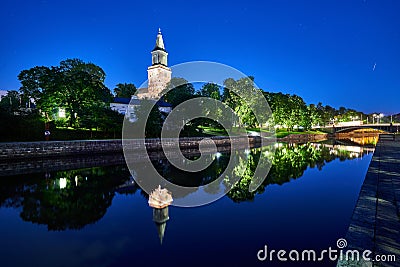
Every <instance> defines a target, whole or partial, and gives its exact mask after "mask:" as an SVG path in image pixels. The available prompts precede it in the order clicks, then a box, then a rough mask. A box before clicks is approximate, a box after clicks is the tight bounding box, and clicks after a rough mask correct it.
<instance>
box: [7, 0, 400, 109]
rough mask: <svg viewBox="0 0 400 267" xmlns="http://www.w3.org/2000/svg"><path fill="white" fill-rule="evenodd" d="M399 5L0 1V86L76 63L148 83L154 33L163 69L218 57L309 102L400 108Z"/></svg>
mask: <svg viewBox="0 0 400 267" xmlns="http://www.w3.org/2000/svg"><path fill="white" fill-rule="evenodd" d="M399 14H400V1H396V0H394V1H385V0H377V1H371V0H364V1H363V0H354V1H350V0H343V1H340V0H335V1H327V0H326V1H325V0H321V1H317V0H315V1H305V0H302V1H294V0H293V1H284V0H276V1H249V0H246V1H243V2H237V1H215V0H214V1H165V0H164V1H156V0H150V1H122V0H112V1H110V0H108V1H101V0H96V1H95V0H93V1H85V0H80V1H75V0H67V1H58V0H53V1H50V0H47V1H46V0H42V1H40V0H37V1H21V0H1V2H0V25H1V26H0V36H1V37H0V38H1V42H0V89H1V90H17V89H18V88H19V87H20V84H19V81H18V79H17V75H18V74H19V72H20V71H21V70H23V69H28V68H31V67H34V66H42V65H44V66H54V65H58V63H59V62H60V61H61V60H64V59H67V58H80V59H82V60H84V61H87V62H88V61H89V62H93V63H95V64H97V65H99V66H100V67H102V68H103V69H104V70H105V72H106V74H107V78H106V85H107V86H108V87H109V88H110V89H113V88H114V87H115V85H116V84H117V83H124V82H127V83H134V84H135V85H136V86H139V85H140V84H142V83H143V82H144V81H145V80H146V79H147V71H146V69H147V67H148V66H149V65H150V63H151V55H150V51H151V50H152V49H153V47H154V44H155V39H156V34H157V31H158V28H159V27H160V28H161V30H162V33H163V36H164V42H165V46H166V49H167V50H168V52H169V58H168V60H169V65H174V64H178V63H183V62H187V61H196V60H205V61H216V62H220V63H224V64H227V65H230V66H232V67H234V68H237V69H238V70H240V71H242V72H244V73H246V74H247V75H252V76H255V82H256V84H257V85H258V86H259V87H260V88H263V89H264V90H267V91H272V92H278V91H282V92H284V93H290V94H297V95H300V96H301V97H303V98H304V100H305V101H306V102H307V103H318V102H320V101H321V102H322V103H323V104H329V105H331V106H334V107H336V108H338V107H340V106H345V107H349V108H354V109H357V110H361V111H364V112H383V113H384V114H387V115H389V114H392V113H399V112H400V105H399V104H398V103H399V101H400V16H399Z"/></svg>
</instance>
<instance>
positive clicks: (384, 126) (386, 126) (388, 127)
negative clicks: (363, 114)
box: [313, 123, 400, 133]
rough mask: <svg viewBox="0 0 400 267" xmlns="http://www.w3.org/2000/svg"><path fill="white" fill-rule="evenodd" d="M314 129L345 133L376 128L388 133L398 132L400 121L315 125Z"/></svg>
mask: <svg viewBox="0 0 400 267" xmlns="http://www.w3.org/2000/svg"><path fill="white" fill-rule="evenodd" d="M313 128H314V129H321V130H324V129H325V130H328V131H330V132H332V133H345V132H351V131H354V130H359V129H375V130H382V131H385V132H388V133H398V132H399V130H400V123H393V124H391V123H374V124H358V125H351V124H350V125H349V124H347V125H340V124H339V125H329V126H320V127H318V126H317V127H313Z"/></svg>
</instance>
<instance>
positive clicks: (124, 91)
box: [114, 83, 137, 98]
mask: <svg viewBox="0 0 400 267" xmlns="http://www.w3.org/2000/svg"><path fill="white" fill-rule="evenodd" d="M136 91H137V89H136V86H135V85H134V84H133V83H119V84H117V85H116V87H115V88H114V94H115V96H116V97H125V98H131V96H132V95H134V94H135V93H136Z"/></svg>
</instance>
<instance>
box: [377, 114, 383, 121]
mask: <svg viewBox="0 0 400 267" xmlns="http://www.w3.org/2000/svg"><path fill="white" fill-rule="evenodd" d="M383 116H384V115H383V113H381V114H379V117H378V123H380V122H381V119H382V118H383Z"/></svg>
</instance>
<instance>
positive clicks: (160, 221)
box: [153, 207, 169, 244]
mask: <svg viewBox="0 0 400 267" xmlns="http://www.w3.org/2000/svg"><path fill="white" fill-rule="evenodd" d="M168 220H169V215H168V207H165V208H162V209H157V208H153V221H154V222H155V224H156V227H157V232H158V237H159V238H160V243H161V244H162V241H163V238H164V234H165V227H166V226H167V221H168Z"/></svg>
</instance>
